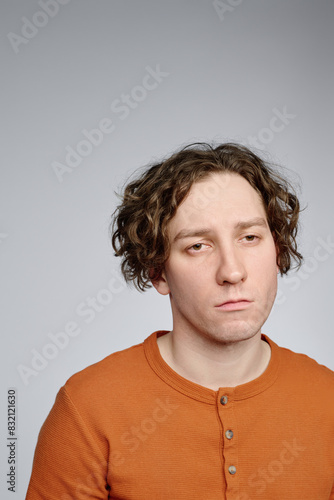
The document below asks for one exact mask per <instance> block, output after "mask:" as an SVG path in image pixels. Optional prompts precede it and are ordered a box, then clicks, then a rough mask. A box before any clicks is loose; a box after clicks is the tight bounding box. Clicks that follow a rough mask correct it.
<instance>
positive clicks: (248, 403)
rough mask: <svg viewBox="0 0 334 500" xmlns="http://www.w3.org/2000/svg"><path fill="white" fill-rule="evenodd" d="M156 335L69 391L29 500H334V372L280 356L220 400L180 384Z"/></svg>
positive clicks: (91, 370)
mask: <svg viewBox="0 0 334 500" xmlns="http://www.w3.org/2000/svg"><path fill="white" fill-rule="evenodd" d="M163 333H165V332H156V333H154V334H152V335H151V336H150V337H148V338H147V339H146V340H145V342H143V343H142V344H140V345H137V346H133V347H131V348H129V349H126V350H124V351H121V352H116V353H114V354H111V355H110V356H108V357H107V358H105V359H104V360H102V361H100V362H99V363H96V364H94V365H92V366H90V367H88V368H86V369H85V370H83V371H81V372H79V373H77V374H75V375H73V376H72V377H71V378H70V379H69V380H68V381H67V383H66V384H65V386H64V387H62V388H61V389H60V391H59V393H58V395H57V398H56V402H55V404H54V406H53V408H52V410H51V412H50V414H49V416H48V417H47V419H46V421H45V423H44V425H43V427H42V429H41V431H40V435H39V438H38V443H37V447H36V452H35V457H34V464H33V471H32V475H31V480H30V484H29V489H28V493H27V497H26V499H27V500H88V499H108V498H109V499H115V500H116V499H117V500H222V499H226V500H329V499H330V500H334V373H333V372H332V371H331V370H329V369H328V368H325V367H324V366H321V365H319V364H317V363H316V362H315V361H314V360H312V359H310V358H309V357H307V356H305V355H303V354H296V353H293V352H291V351H289V350H287V349H283V348H280V347H278V346H277V345H276V344H275V343H274V342H273V341H271V340H270V339H269V338H268V337H266V336H263V337H262V338H263V340H265V341H267V342H268V343H269V345H270V347H271V353H272V354H271V360H270V363H269V365H268V367H267V369H266V371H265V372H264V373H263V374H262V375H261V376H260V377H258V378H257V379H255V380H253V381H251V382H249V383H247V384H244V385H241V386H238V387H235V388H221V389H220V390H219V391H217V392H216V391H213V390H210V389H207V388H204V387H202V386H200V385H197V384H194V383H192V382H190V381H188V380H186V379H184V378H183V377H181V376H180V375H178V374H177V373H175V372H174V371H173V370H172V369H171V368H170V367H169V366H168V365H167V364H166V363H165V361H164V360H163V359H162V357H161V355H160V352H159V348H158V345H157V342H156V339H157V335H162V334H163Z"/></svg>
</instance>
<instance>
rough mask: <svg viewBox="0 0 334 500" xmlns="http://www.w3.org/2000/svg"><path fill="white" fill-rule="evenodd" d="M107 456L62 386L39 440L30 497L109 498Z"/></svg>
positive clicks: (61, 499) (36, 499) (32, 499)
mask: <svg viewBox="0 0 334 500" xmlns="http://www.w3.org/2000/svg"><path fill="white" fill-rule="evenodd" d="M108 490H109V488H108V485H107V457H104V456H103V453H102V451H101V449H100V448H99V446H98V445H97V443H96V442H95V440H94V439H93V437H92V435H91V434H90V432H89V430H88V429H87V426H86V425H85V422H84V421H83V419H82V418H81V416H80V414H79V412H78V411H77V409H76V407H75V405H74V404H73V402H72V400H71V398H70V396H69V395H68V393H67V391H66V387H65V386H64V387H62V388H61V389H60V391H59V393H58V395H57V397H56V401H55V403H54V406H53V408H52V409H51V411H50V413H49V415H48V417H47V419H46V420H45V422H44V424H43V426H42V428H41V430H40V433H39V436H38V441H37V446H36V450H35V455H34V461H33V468H32V474H31V478H30V483H29V487H28V491H27V496H26V500H74V499H75V500H84V499H85V500H88V499H96V500H102V499H108V498H109V495H108Z"/></svg>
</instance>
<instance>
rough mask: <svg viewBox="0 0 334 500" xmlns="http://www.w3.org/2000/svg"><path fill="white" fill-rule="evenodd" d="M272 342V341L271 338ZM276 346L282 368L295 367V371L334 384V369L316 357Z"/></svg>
mask: <svg viewBox="0 0 334 500" xmlns="http://www.w3.org/2000/svg"><path fill="white" fill-rule="evenodd" d="M269 341H270V342H271V343H273V341H271V340H270V339H269ZM274 345H275V346H276V348H277V349H278V351H279V353H280V364H281V369H283V370H284V368H288V367H290V368H291V369H293V371H294V373H295V374H296V375H298V373H300V374H303V375H307V377H308V378H310V377H315V378H316V381H317V382H318V383H319V381H323V382H324V383H327V384H332V385H333V386H334V371H332V370H331V369H330V368H328V367H327V366H325V365H321V364H320V363H318V362H317V361H316V360H315V359H313V358H311V357H310V356H308V355H307V354H303V353H299V352H295V351H292V350H291V349H288V348H286V347H280V346H277V344H275V343H274Z"/></svg>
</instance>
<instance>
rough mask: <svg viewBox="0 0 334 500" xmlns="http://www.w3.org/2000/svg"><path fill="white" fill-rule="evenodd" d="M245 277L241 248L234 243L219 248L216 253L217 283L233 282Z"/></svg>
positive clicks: (242, 279)
mask: <svg viewBox="0 0 334 500" xmlns="http://www.w3.org/2000/svg"><path fill="white" fill-rule="evenodd" d="M246 278H247V272H246V267H245V262H244V258H243V256H242V250H241V249H238V248H236V247H235V246H234V245H228V246H226V247H224V248H220V249H219V252H218V254H217V274H216V279H217V283H219V284H220V285H224V284H235V283H239V282H240V281H244V280H245V279H246Z"/></svg>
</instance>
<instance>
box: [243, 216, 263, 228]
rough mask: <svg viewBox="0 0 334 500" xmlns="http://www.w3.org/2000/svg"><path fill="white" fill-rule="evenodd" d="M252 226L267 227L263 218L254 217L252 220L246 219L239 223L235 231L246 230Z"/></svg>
mask: <svg viewBox="0 0 334 500" xmlns="http://www.w3.org/2000/svg"><path fill="white" fill-rule="evenodd" d="M253 226H262V227H268V223H267V221H266V219H265V218H264V217H254V219H248V220H245V221H240V222H238V223H237V224H236V225H235V228H236V229H248V228H249V227H253Z"/></svg>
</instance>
